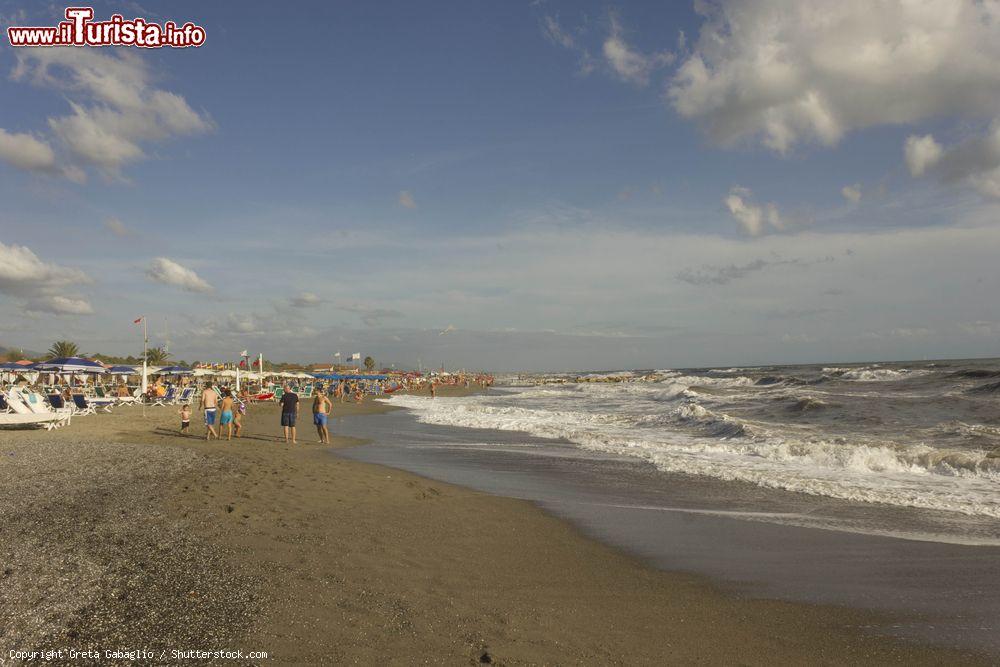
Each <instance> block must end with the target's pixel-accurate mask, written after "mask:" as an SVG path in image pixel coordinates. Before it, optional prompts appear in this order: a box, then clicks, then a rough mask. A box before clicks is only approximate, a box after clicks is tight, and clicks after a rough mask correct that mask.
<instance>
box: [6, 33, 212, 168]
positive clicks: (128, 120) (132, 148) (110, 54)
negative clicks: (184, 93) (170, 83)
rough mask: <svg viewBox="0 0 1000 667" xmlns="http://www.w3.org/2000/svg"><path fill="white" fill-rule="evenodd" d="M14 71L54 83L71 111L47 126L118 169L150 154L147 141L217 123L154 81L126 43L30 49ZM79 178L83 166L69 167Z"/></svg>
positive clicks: (78, 154)
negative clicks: (120, 45) (121, 45)
mask: <svg viewBox="0 0 1000 667" xmlns="http://www.w3.org/2000/svg"><path fill="white" fill-rule="evenodd" d="M12 78H13V79H14V80H15V81H30V82H32V83H34V84H36V85H40V86H44V87H49V88H53V89H55V90H57V91H59V92H60V93H62V94H63V95H65V96H66V98H67V100H68V102H69V105H70V110H71V113H70V114H69V115H65V116H54V117H50V118H49V119H48V125H49V129H50V130H51V131H52V133H53V134H54V135H55V136H56V137H58V139H59V140H60V141H61V143H62V144H63V145H64V146H65V147H66V148H67V149H68V150H69V151H70V153H71V154H72V155H73V156H74V157H75V158H76V159H77V160H79V161H80V162H82V163H83V164H89V165H94V166H96V167H97V168H99V169H100V170H101V171H103V172H104V173H105V174H107V175H112V176H118V175H119V174H120V170H121V168H122V167H124V166H125V165H127V164H129V163H131V162H135V161H137V160H141V159H143V158H144V157H145V156H146V153H145V151H144V150H143V147H142V144H143V143H145V142H159V141H164V140H167V139H169V138H172V137H178V136H186V135H193V134H200V133H204V132H207V131H209V130H211V129H212V121H211V120H210V119H209V118H208V116H207V115H205V114H203V113H199V112H197V111H195V110H194V109H192V108H191V107H190V105H189V104H188V103H187V101H186V100H185V99H184V98H183V97H181V96H180V95H177V94H175V93H171V92H168V91H165V90H160V89H157V88H155V87H154V86H153V85H152V83H151V80H152V78H153V77H152V74H151V72H150V70H149V68H148V66H147V64H146V61H145V60H143V58H142V57H141V56H139V55H136V54H134V53H131V52H129V51H127V50H124V49H115V50H113V51H110V50H98V49H31V50H28V51H25V52H23V53H21V52H19V53H18V54H17V66H16V67H15V68H14V71H13V73H12ZM64 173H65V174H66V175H67V177H69V178H71V179H73V180H80V170H79V167H76V168H75V169H73V170H66V171H65V172H64Z"/></svg>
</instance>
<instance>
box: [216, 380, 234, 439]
mask: <svg viewBox="0 0 1000 667" xmlns="http://www.w3.org/2000/svg"><path fill="white" fill-rule="evenodd" d="M233 407H234V401H233V392H231V391H229V390H228V389H223V390H222V405H221V406H220V408H219V409H220V414H219V433H220V434H221V433H222V427H223V426H225V427H226V440H232V439H233Z"/></svg>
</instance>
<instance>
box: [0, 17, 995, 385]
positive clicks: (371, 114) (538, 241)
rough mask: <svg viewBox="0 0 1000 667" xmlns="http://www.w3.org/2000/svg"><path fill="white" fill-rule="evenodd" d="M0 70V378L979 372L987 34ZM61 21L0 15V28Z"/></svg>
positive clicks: (301, 46)
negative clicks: (874, 369) (260, 371)
mask: <svg viewBox="0 0 1000 667" xmlns="http://www.w3.org/2000/svg"><path fill="white" fill-rule="evenodd" d="M94 9H95V14H96V17H97V19H98V20H100V19H107V18H109V17H110V15H111V14H114V13H121V14H123V15H125V16H126V17H127V18H132V17H136V16H139V17H143V18H146V19H148V20H150V21H154V22H159V23H162V22H164V21H166V20H173V21H175V22H177V23H179V24H180V23H184V22H186V21H192V22H194V23H197V24H199V25H201V26H203V27H204V28H205V30H206V34H207V38H206V41H205V44H204V45H203V46H201V47H199V48H188V49H138V48H134V47H103V48H68V47H55V48H42V49H19V48H13V47H11V46H10V45H9V43H8V42H7V41H6V38H5V37H4V39H3V40H2V41H0V201H2V202H3V205H2V206H0V345H6V346H15V347H18V346H20V347H24V348H27V349H31V350H45V349H47V348H48V346H49V345H50V344H51V342H52V341H54V340H57V339H70V340H73V341H75V342H77V343H78V344H79V345H80V347H81V349H82V350H84V351H85V352H103V353H108V354H121V355H127V354H137V353H139V352H140V351H141V334H140V332H139V327H137V326H136V325H134V324H133V320H134V319H136V318H137V317H139V316H141V315H144V316H146V318H147V322H148V325H149V331H150V338H151V343H152V344H154V345H166V346H167V347H168V349H169V351H170V352H171V354H172V355H173V356H174V357H175V358H183V359H186V360H188V361H191V360H194V359H199V360H209V359H211V360H216V361H232V360H236V359H237V358H238V356H239V354H240V352H241V351H242V350H248V351H249V353H250V354H251V355H256V354H258V353H262V354H263V355H264V356H265V358H267V359H272V360H275V361H301V362H305V361H313V362H326V361H330V362H333V361H334V360H335V357H334V355H335V354H336V353H337V352H340V353H341V354H342V355H344V356H346V355H349V354H351V353H354V352H359V353H361V354H362V356H365V355H371V356H373V357H375V358H376V360H377V361H378V362H379V364H380V365H382V364H385V365H388V364H395V365H397V366H400V367H402V366H407V367H417V366H422V367H424V368H426V367H437V366H441V365H444V366H445V367H448V368H461V367H465V368H486V369H491V370H497V371H505V370H573V369H577V370H581V369H619V368H668V367H693V366H719V365H723V366H730V365H756V364H771V363H811V362H819V363H822V362H848V361H870V360H891V359H924V358H935V359H936V358H946V357H976V356H1000V349H998V348H1000V346H998V343H997V339H998V335H1000V300H998V299H997V298H996V295H997V294H998V293H1000V263H998V262H997V254H998V250H1000V65H997V63H998V62H1000V3H997V2H996V1H994V0H983V1H981V2H973V1H972V0H925V1H921V2H916V1H905V0H885V1H884V2H881V3H877V4H873V3H870V2H867V1H866V0H844V1H842V2H838V3H830V2H826V1H825V0H800V1H797V2H791V3H789V2H778V1H776V0H739V1H738V0H721V1H718V2H708V1H703V0H698V1H696V2H676V3H662V2H648V3H647V2H629V3H619V4H606V3H601V2H586V1H583V2H556V1H554V0H535V1H534V2H524V3H518V2H503V3H486V2H448V3H445V2H422V3H414V2H370V3H347V2H323V3H319V2H317V3H306V2H302V3H296V4H295V5H293V10H292V11H289V10H288V9H287V8H286V9H284V10H283V11H282V12H278V11H276V9H275V7H274V6H270V5H267V4H261V3H253V2H241V3H234V2H212V3H205V2H170V3H164V4H154V3H151V2H146V1H145V0H143V2H142V4H141V5H140V4H136V3H134V2H121V3H114V2H112V3H104V2H100V3H96V4H95V5H94ZM62 10H63V7H62V6H59V5H49V4H46V5H42V4H37V5H36V4H33V3H31V4H29V3H26V2H18V1H12V0H0V25H2V26H3V27H5V28H6V27H7V26H10V25H15V26H17V25H55V24H56V23H57V22H58V21H59V20H60V19H61V18H62V16H61V12H62Z"/></svg>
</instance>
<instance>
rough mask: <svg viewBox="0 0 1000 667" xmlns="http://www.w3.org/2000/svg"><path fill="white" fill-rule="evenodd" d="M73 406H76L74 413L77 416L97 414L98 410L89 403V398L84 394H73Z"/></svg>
mask: <svg viewBox="0 0 1000 667" xmlns="http://www.w3.org/2000/svg"><path fill="white" fill-rule="evenodd" d="M73 404H74V405H75V406H76V410H74V411H73V414H75V415H79V416H81V417H82V416H84V415H96V414H97V409H96V408H94V406H92V405H91V404H90V403H88V402H87V397H86V396H84V395H83V394H73Z"/></svg>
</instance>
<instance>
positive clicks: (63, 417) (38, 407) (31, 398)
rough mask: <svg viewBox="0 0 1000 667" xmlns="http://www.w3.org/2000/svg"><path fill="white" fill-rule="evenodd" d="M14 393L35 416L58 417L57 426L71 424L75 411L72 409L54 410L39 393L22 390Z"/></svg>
mask: <svg viewBox="0 0 1000 667" xmlns="http://www.w3.org/2000/svg"><path fill="white" fill-rule="evenodd" d="M12 393H14V394H15V396H16V397H18V398H20V399H21V401H22V402H23V403H24V404H25V405H26V406H27V408H28V410H30V411H31V412H33V413H34V414H36V415H56V416H58V417H59V418H60V421H59V422H58V423H57V424H56V426H64V425H66V424H69V420H70V417H72V416H73V411H72V410H71V409H70V408H66V407H63V408H60V409H56V408H53V407H52V406H50V405H49V404H48V403H46V402H45V399H44V398H43V397H42V395H41V394H39V393H38V392H35V391H28V390H26V389H20V390H13V391H12Z"/></svg>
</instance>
